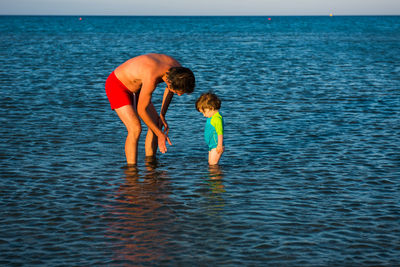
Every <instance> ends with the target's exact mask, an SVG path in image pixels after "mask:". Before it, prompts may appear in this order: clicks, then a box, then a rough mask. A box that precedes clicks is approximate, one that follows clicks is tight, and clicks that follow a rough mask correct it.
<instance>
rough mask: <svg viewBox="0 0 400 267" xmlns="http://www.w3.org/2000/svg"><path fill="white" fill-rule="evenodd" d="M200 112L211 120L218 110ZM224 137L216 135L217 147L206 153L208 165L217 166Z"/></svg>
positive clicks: (222, 148) (222, 150) (222, 151)
mask: <svg viewBox="0 0 400 267" xmlns="http://www.w3.org/2000/svg"><path fill="white" fill-rule="evenodd" d="M200 112H201V113H202V114H203V115H204V117H206V118H211V117H212V116H213V115H214V114H215V113H217V112H219V110H218V109H209V108H205V109H201V110H200ZM223 144H224V136H223V135H218V144H217V147H216V148H214V149H212V150H210V151H209V152H208V164H210V165H216V164H218V162H219V160H220V158H221V156H222V153H224V149H225V148H224V146H223Z"/></svg>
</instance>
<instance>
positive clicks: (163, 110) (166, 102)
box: [160, 87, 174, 134]
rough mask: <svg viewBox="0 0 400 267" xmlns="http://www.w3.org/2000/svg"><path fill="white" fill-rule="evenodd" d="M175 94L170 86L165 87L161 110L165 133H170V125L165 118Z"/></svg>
mask: <svg viewBox="0 0 400 267" xmlns="http://www.w3.org/2000/svg"><path fill="white" fill-rule="evenodd" d="M173 96H174V93H172V92H171V91H169V89H168V87H167V88H165V91H164V95H163V101H162V105H161V111H160V119H161V122H162V124H163V125H164V133H166V134H168V131H169V127H168V123H167V121H166V120H165V114H167V110H168V107H169V104H170V103H171V100H172V97H173Z"/></svg>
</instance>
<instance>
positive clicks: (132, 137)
mask: <svg viewBox="0 0 400 267" xmlns="http://www.w3.org/2000/svg"><path fill="white" fill-rule="evenodd" d="M162 82H165V83H166V85H167V87H166V88H165V91H164V95H163V100H162V106H161V111H160V115H158V114H157V111H156V109H155V108H154V105H153V103H152V102H151V97H152V94H153V92H154V90H155V89H156V87H157V85H158V84H159V83H162ZM194 86H195V77H194V75H193V72H192V71H191V70H190V69H188V68H184V67H182V66H181V64H179V62H178V61H176V60H175V59H174V58H172V57H170V56H167V55H162V54H147V55H141V56H137V57H134V58H132V59H130V60H128V61H126V62H125V63H123V64H122V65H120V66H119V67H117V68H116V69H115V70H114V71H113V72H112V73H111V74H110V76H109V77H108V78H107V81H106V85H105V87H106V93H107V97H108V99H109V101H110V104H111V109H113V110H115V111H116V112H117V114H118V117H119V118H120V119H121V121H122V122H123V123H124V124H125V126H126V128H127V130H128V136H127V137H126V142H125V155H126V161H127V163H128V165H134V164H136V163H137V148H138V140H139V137H140V133H141V131H142V127H141V124H140V120H139V117H140V118H141V119H142V120H143V122H144V123H145V124H146V125H147V127H148V128H149V130H148V132H147V136H146V142H145V151H146V157H154V156H155V154H156V151H157V146H158V147H159V149H160V152H161V153H165V152H167V146H166V141H168V143H169V144H170V145H172V143H171V141H170V140H169V138H168V131H169V128H168V124H167V121H166V120H165V114H166V112H167V110H168V106H169V104H170V103H171V100H172V97H173V95H174V94H177V95H179V96H181V95H183V94H185V93H187V94H190V93H192V92H193V90H194ZM163 127H164V130H163V129H162V128H163Z"/></svg>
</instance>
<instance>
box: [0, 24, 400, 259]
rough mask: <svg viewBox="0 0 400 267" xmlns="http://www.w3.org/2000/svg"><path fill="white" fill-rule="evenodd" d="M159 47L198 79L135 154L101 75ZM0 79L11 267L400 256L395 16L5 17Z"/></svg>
mask: <svg viewBox="0 0 400 267" xmlns="http://www.w3.org/2000/svg"><path fill="white" fill-rule="evenodd" d="M151 52H156V53H165V54H168V55H171V56H173V57H175V58H176V59H177V60H178V61H180V62H181V63H182V65H183V66H186V67H189V68H191V69H192V70H193V72H194V73H195V76H196V89H195V92H194V93H193V94H191V95H184V96H180V97H178V96H176V97H174V99H173V101H172V103H171V105H170V108H169V110H168V113H167V121H168V123H169V126H170V135H169V136H170V138H171V141H172V143H173V146H168V152H167V153H166V154H160V153H159V154H158V159H157V161H156V162H146V160H145V157H144V136H145V131H144V133H143V134H142V138H141V140H140V144H139V160H138V161H139V162H138V166H137V168H135V169H134V168H127V167H126V164H125V155H124V142H125V137H126V129H125V127H124V125H123V124H122V122H121V121H120V120H119V119H118V117H117V115H116V113H115V112H114V111H112V110H111V109H110V106H109V103H108V100H107V97H106V94H105V91H104V83H105V80H106V78H107V76H108V75H109V74H110V73H111V72H112V71H113V70H114V69H115V68H116V67H117V66H118V65H120V64H121V63H123V62H124V61H126V60H128V59H130V58H131V57H135V56H137V55H141V54H145V53H151ZM0 84H1V96H0V122H1V127H0V140H1V141H0V160H1V161H0V175H1V179H0V225H1V227H0V265H1V266H142V265H144V266H240V265H244V266H399V264H400V180H399V179H400V17H399V16H394V17H389V16H387V17H385V16H382V17H379V16H378V17H372V16H370V17H368V16H367V17H329V16H325V17H271V20H268V17H262V16H259V17H82V20H80V19H79V17H74V16H66V17H57V16H53V17H45V16H36V17H29V16H1V17H0ZM164 86H165V85H160V86H159V87H157V89H156V91H155V93H154V94H153V102H154V104H155V106H156V107H157V109H159V108H160V104H161V99H162V93H163V90H164V88H165V87H164ZM209 90H212V91H214V92H215V93H216V94H218V95H219V96H220V98H221V99H222V107H221V110H220V111H221V114H222V115H223V116H224V121H225V135H224V138H225V139H224V140H225V146H226V151H225V153H224V154H223V156H222V159H221V161H220V166H219V167H218V168H209V166H208V164H207V154H208V151H207V146H206V144H205V142H204V140H203V129H204V125H205V120H206V118H204V117H203V116H202V114H201V113H199V112H197V111H196V109H195V101H196V99H197V97H198V96H199V95H200V94H201V93H202V92H206V91H209ZM143 126H144V125H143ZM143 128H144V129H146V127H143Z"/></svg>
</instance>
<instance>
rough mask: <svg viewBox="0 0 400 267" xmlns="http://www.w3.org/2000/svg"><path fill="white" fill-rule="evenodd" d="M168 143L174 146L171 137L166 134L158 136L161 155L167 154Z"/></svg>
mask: <svg viewBox="0 0 400 267" xmlns="http://www.w3.org/2000/svg"><path fill="white" fill-rule="evenodd" d="M166 140H167V141H168V143H169V145H171V146H172V143H171V140H169V137H168V136H167V135H165V134H163V135H161V136H158V149H160V152H161V153H163V154H164V153H165V152H167V144H166V143H165V141H166Z"/></svg>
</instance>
